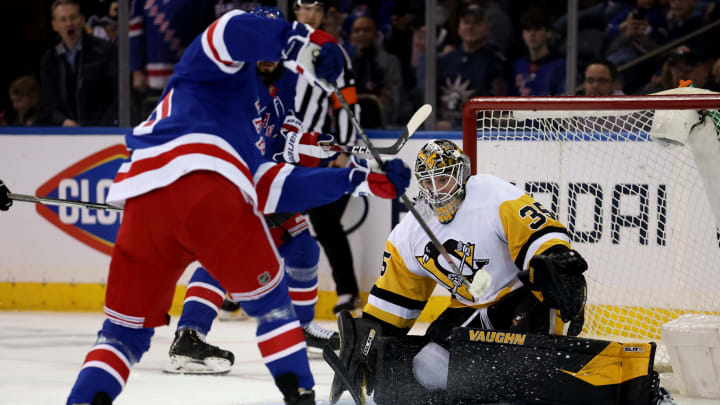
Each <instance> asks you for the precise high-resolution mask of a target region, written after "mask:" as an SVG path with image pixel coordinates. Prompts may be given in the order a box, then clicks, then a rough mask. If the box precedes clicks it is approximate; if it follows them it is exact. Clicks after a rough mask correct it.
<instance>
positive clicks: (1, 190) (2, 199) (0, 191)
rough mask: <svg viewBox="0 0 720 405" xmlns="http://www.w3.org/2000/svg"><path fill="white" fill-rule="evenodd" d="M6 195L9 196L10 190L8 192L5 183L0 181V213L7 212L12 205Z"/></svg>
mask: <svg viewBox="0 0 720 405" xmlns="http://www.w3.org/2000/svg"><path fill="white" fill-rule="evenodd" d="M8 194H10V190H8V188H7V186H6V185H5V183H3V182H2V180H0V211H7V210H9V209H10V207H12V205H13V202H12V200H11V199H10V196H9V195H8Z"/></svg>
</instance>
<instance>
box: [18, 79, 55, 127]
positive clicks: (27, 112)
mask: <svg viewBox="0 0 720 405" xmlns="http://www.w3.org/2000/svg"><path fill="white" fill-rule="evenodd" d="M9 93H10V100H11V101H12V105H13V109H14V110H15V115H16V119H15V121H10V122H9V123H8V125H16V126H31V125H48V122H47V118H46V117H44V115H43V114H42V100H41V98H40V85H39V84H38V82H37V80H35V78H34V77H32V76H21V77H19V78H17V79H15V80H14V81H13V82H12V83H10V87H9Z"/></svg>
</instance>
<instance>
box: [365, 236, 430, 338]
mask: <svg viewBox="0 0 720 405" xmlns="http://www.w3.org/2000/svg"><path fill="white" fill-rule="evenodd" d="M434 288H435V280H433V279H432V278H430V277H423V276H418V275H417V274H414V273H413V272H411V271H410V270H409V269H408V268H407V265H406V264H405V261H404V260H403V258H402V256H401V255H400V252H399V251H398V249H397V248H396V247H395V246H394V245H393V244H392V242H390V241H389V240H388V241H387V242H386V243H385V253H384V256H383V270H382V272H381V273H380V277H379V278H378V279H377V281H376V282H375V286H374V287H373V289H372V290H371V291H370V295H369V296H368V304H367V305H366V306H365V308H364V309H363V311H364V312H367V313H369V314H371V315H373V316H375V317H377V318H378V319H381V320H383V321H385V322H388V323H390V324H392V325H393V326H396V327H398V328H408V327H411V326H412V325H413V324H414V323H415V320H416V319H417V317H418V316H419V315H420V312H421V311H422V307H423V306H424V304H425V302H427V300H428V299H429V298H430V296H431V295H432V292H433V289H434Z"/></svg>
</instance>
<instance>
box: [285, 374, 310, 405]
mask: <svg viewBox="0 0 720 405" xmlns="http://www.w3.org/2000/svg"><path fill="white" fill-rule="evenodd" d="M275 385H277V387H278V388H279V389H280V392H282V393H283V395H284V396H285V404H287V405H315V391H313V390H306V389H304V388H298V378H297V376H296V375H295V374H293V373H285V374H281V375H279V376H277V378H276V379H275Z"/></svg>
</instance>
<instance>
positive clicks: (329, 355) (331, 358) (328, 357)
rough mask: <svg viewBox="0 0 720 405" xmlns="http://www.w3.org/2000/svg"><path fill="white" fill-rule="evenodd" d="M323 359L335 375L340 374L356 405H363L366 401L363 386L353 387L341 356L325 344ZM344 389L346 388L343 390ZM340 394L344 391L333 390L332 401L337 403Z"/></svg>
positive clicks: (339, 376)
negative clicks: (357, 388) (356, 388)
mask: <svg viewBox="0 0 720 405" xmlns="http://www.w3.org/2000/svg"><path fill="white" fill-rule="evenodd" d="M323 359H324V360H325V362H326V363H327V364H328V365H329V366H330V368H331V369H332V370H333V371H334V372H335V375H336V376H338V378H339V379H340V381H341V382H342V384H343V385H344V386H345V388H346V389H347V390H348V392H350V396H352V398H353V401H355V404H356V405H362V404H363V403H364V401H363V395H362V387H360V389H359V390H354V389H352V388H351V387H352V384H351V383H350V377H348V375H347V370H345V366H344V365H343V364H342V361H341V360H340V358H339V357H338V356H337V354H335V352H334V351H333V349H332V347H330V346H325V347H324V348H323ZM343 391H344V390H343ZM340 395H342V392H339V393H338V392H331V393H330V403H331V404H336V403H337V402H338V400H340Z"/></svg>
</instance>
